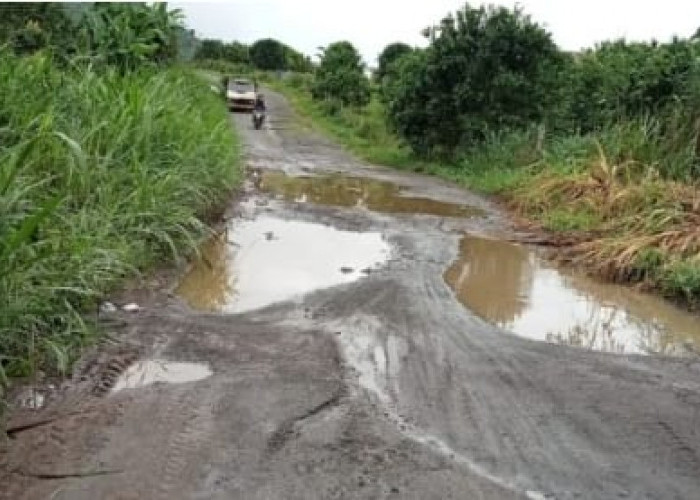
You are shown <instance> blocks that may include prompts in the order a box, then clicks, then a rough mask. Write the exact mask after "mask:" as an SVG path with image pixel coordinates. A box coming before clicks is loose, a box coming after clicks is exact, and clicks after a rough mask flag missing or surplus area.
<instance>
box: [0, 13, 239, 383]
mask: <svg viewBox="0 0 700 500" xmlns="http://www.w3.org/2000/svg"><path fill="white" fill-rule="evenodd" d="M86 5H87V4H86ZM3 9H5V7H4V4H3ZM49 14H50V16H49ZM68 14H70V15H68ZM13 15H14V16H15V17H14V18H13V23H14V24H15V29H14V30H13V29H12V28H11V27H8V26H7V25H6V24H4V23H0V24H1V25H2V26H3V28H2V29H3V31H2V34H3V36H4V37H5V38H4V40H5V41H12V43H10V44H5V46H4V47H0V387H1V386H2V385H3V383H4V382H5V381H6V376H8V375H9V376H12V375H27V374H30V373H31V372H32V371H34V370H36V369H41V370H43V371H44V372H51V371H54V372H55V371H63V372H65V371H66V370H68V369H69V367H70V362H71V361H72V360H73V359H75V357H76V356H77V355H79V353H80V350H81V348H82V346H83V345H84V344H85V342H86V341H87V340H88V339H89V337H90V334H91V333H92V332H93V328H92V327H91V323H90V319H89V318H90V317H91V316H92V313H93V312H94V311H96V308H97V305H98V303H99V300H101V298H102V296H103V295H104V294H105V293H107V292H109V291H110V290H111V289H113V288H114V287H115V286H118V285H119V284H120V283H122V282H123V280H124V279H126V278H128V277H131V276H134V275H135V274H136V273H137V272H138V271H139V270H141V269H144V268H146V267H147V266H148V265H151V264H153V263H155V262H159V261H162V260H163V259H167V258H172V257H173V256H176V255H178V254H180V253H181V252H185V251H188V250H189V249H191V248H192V247H193V245H195V244H196V242H197V240H198V238H199V237H201V236H203V234H204V233H205V231H206V228H205V225H204V223H203V222H202V219H201V217H202V216H203V215H205V214H206V213H208V212H209V211H210V210H211V209H212V205H213V204H215V203H217V201H218V200H220V199H221V198H222V196H225V195H226V193H227V190H228V189H229V188H230V187H231V186H232V184H233V183H234V182H235V181H236V179H237V177H238V175H239V172H238V167H237V156H236V151H237V145H236V142H235V137H234V136H233V134H232V132H231V129H230V125H229V121H228V116H227V112H226V110H225V107H224V106H223V105H222V103H221V102H220V98H219V97H218V96H217V95H216V94H214V93H213V92H212V91H211V89H210V87H209V84H208V83H206V82H205V81H203V80H202V79H201V77H200V76H199V75H196V74H194V73H192V72H190V71H187V70H183V69H179V68H177V67H174V66H173V65H168V64H166V63H167V62H169V61H171V60H172V58H173V54H174V50H175V48H176V46H177V45H176V41H175V40H174V37H173V36H172V35H173V34H174V33H177V29H178V28H179V26H178V13H177V12H173V11H168V10H167V9H165V6H164V5H150V6H149V5H145V4H105V5H102V4H101V5H97V6H90V5H87V8H82V4H81V8H80V9H78V11H76V12H72V13H71V12H70V11H68V10H61V9H58V8H57V7H56V6H53V5H47V6H41V7H35V6H32V7H31V8H27V9H20V10H18V11H15V12H14V14H13ZM42 16H43V17H42ZM3 20H4V19H3ZM27 26H29V27H31V29H32V30H35V31H37V32H38V33H43V34H44V35H45V36H42V37H41V39H40V43H34V42H32V43H31V44H30V43H29V42H28V41H27V38H26V33H24V31H25V29H26V27H27ZM58 27H60V28H61V29H63V28H64V27H67V28H66V29H70V30H72V33H73V34H74V35H75V36H74V39H73V41H74V42H75V43H73V44H72V45H71V44H64V43H63V41H62V40H63V39H62V38H61V37H59V34H58V33H57V31H60V30H59V29H58ZM37 40H39V38H37ZM19 41H22V43H19ZM0 393H1V391H0Z"/></svg>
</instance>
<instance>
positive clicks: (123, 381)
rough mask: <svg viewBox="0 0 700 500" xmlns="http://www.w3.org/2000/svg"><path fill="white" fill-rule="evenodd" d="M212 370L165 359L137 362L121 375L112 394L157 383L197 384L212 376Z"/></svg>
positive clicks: (205, 366) (198, 365) (204, 365)
mask: <svg viewBox="0 0 700 500" xmlns="http://www.w3.org/2000/svg"><path fill="white" fill-rule="evenodd" d="M212 373H213V372H212V371H211V368H209V366H208V365H207V364H205V363H182V362H175V361H166V360H164V359H147V360H141V361H137V362H136V363H134V364H133V365H131V366H129V368H127V369H126V371H124V373H122V374H121V376H120V377H119V378H118V379H117V381H116V383H115V384H114V387H113V388H112V392H119V391H122V390H124V389H138V388H140V387H145V386H148V385H152V384H157V383H165V384H183V383H185V382H196V381H197V380H202V379H205V378H207V377H210V376H211V375H212Z"/></svg>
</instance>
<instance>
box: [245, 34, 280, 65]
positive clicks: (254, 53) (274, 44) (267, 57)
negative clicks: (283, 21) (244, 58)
mask: <svg viewBox="0 0 700 500" xmlns="http://www.w3.org/2000/svg"><path fill="white" fill-rule="evenodd" d="M250 60H251V62H252V63H253V65H254V66H255V67H256V68H258V69H262V70H266V71H274V70H283V69H287V57H286V51H285V47H284V44H283V43H282V42H279V41H277V40H274V39H272V38H265V39H263V40H258V41H257V42H255V43H254V44H253V45H251V46H250Z"/></svg>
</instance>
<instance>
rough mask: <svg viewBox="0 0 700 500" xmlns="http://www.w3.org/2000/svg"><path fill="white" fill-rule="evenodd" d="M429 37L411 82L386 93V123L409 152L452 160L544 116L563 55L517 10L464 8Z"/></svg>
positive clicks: (404, 81) (413, 67)
mask: <svg viewBox="0 0 700 500" xmlns="http://www.w3.org/2000/svg"><path fill="white" fill-rule="evenodd" d="M430 38H431V42H430V45H429V47H428V48H427V49H426V50H425V53H424V54H422V55H421V56H418V57H417V58H413V59H411V61H410V64H409V66H410V70H411V75H410V78H409V77H402V78H401V80H400V81H401V85H396V84H395V83H393V84H390V85H389V86H388V87H387V88H385V95H386V100H387V101H388V102H389V103H390V104H389V117H390V119H391V122H392V124H393V125H394V127H395V128H396V130H397V132H398V133H399V134H400V135H401V136H402V137H403V138H404V139H405V140H406V141H407V142H408V143H409V144H410V145H411V146H412V147H413V148H414V149H415V150H417V151H419V152H421V153H423V154H431V153H432V154H439V155H452V154H454V153H455V152H456V150H457V149H458V147H461V146H467V147H468V146H469V145H470V144H472V143H475V142H479V141H481V140H483V139H484V138H485V137H486V136H487V135H488V134H489V132H490V131H494V130H502V129H509V128H518V127H524V126H526V125H528V124H530V123H532V122H540V121H542V120H546V119H547V118H548V112H549V111H550V109H551V107H552V103H553V102H555V101H556V100H557V98H558V92H559V89H560V87H561V86H560V85H559V80H558V78H559V77H558V74H559V70H560V69H561V67H562V65H563V64H564V60H565V58H564V56H563V55H562V53H561V52H560V51H559V50H558V49H557V47H556V45H555V44H554V42H553V41H552V39H551V36H550V34H549V33H548V32H547V31H545V30H544V29H543V28H541V27H540V26H538V25H537V24H535V23H533V22H532V21H531V20H530V17H529V16H526V15H524V14H523V13H522V11H521V10H520V9H519V8H515V9H513V10H511V9H507V8H505V7H493V6H490V7H479V8H472V7H470V6H469V5H466V6H465V7H464V8H463V9H462V10H461V11H458V12H456V14H455V15H454V16H452V15H451V16H448V17H447V18H445V19H443V21H442V22H441V23H440V25H439V26H437V27H434V28H432V29H431V34H430ZM416 119H418V123H416V122H415V121H414V120H416Z"/></svg>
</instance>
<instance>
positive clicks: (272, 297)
mask: <svg viewBox="0 0 700 500" xmlns="http://www.w3.org/2000/svg"><path fill="white" fill-rule="evenodd" d="M390 254H391V247H390V245H389V243H388V242H387V241H386V239H385V238H384V236H383V235H382V234H381V233H378V232H354V231H342V230H339V229H336V228H334V227H331V226H327V225H323V224H316V223H310V222H301V221H290V220H284V219H279V218H275V217H268V216H265V217H259V218H256V219H254V220H251V221H246V220H235V221H232V224H231V227H230V228H229V230H228V231H227V232H226V233H224V234H221V235H219V236H216V237H214V238H213V239H212V240H210V241H209V242H208V243H207V244H206V245H204V247H203V248H202V252H201V257H200V258H199V259H196V260H195V262H193V264H192V266H191V267H190V269H189V271H188V272H187V273H186V275H185V276H184V278H183V279H182V281H181V282H180V285H179V287H178V289H177V293H178V294H179V295H180V296H181V297H183V298H184V299H185V300H186V301H187V302H188V303H189V304H190V305H191V306H192V307H195V308H197V309H202V310H207V311H220V312H231V313H236V312H243V311H248V310H252V309H257V308H259V307H263V306H266V305H269V304H273V303H275V302H281V301H284V300H289V299H292V298H295V297H298V296H302V295H304V294H306V293H309V292H312V291H314V290H319V289H323V288H328V287H332V286H336V285H341V284H344V283H350V282H352V281H355V280H358V279H360V278H362V277H364V276H367V274H369V273H370V272H371V270H373V269H375V268H376V267H377V266H379V265H381V264H383V263H385V262H386V261H387V260H388V259H389V256H390Z"/></svg>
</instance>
